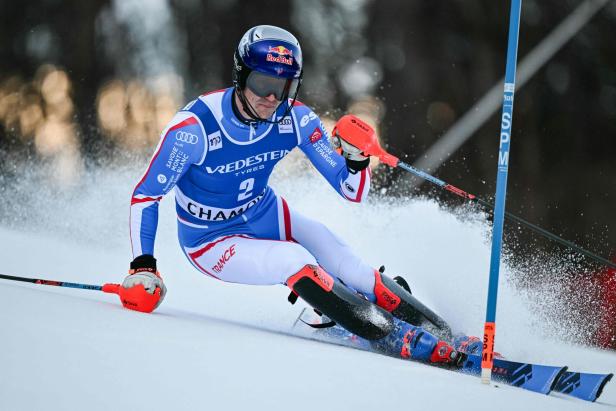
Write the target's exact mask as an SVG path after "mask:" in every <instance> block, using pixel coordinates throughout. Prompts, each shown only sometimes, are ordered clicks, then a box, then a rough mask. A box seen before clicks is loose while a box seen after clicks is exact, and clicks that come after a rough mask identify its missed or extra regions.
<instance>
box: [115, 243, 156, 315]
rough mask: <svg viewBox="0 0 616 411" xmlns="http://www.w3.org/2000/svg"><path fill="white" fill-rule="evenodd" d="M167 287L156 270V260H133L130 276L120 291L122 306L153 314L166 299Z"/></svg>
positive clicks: (146, 258)
mask: <svg viewBox="0 0 616 411" xmlns="http://www.w3.org/2000/svg"><path fill="white" fill-rule="evenodd" d="M166 293H167V287H165V284H164V283H163V279H162V277H161V276H160V273H159V272H158V271H157V270H156V259H155V258H154V257H153V256H151V255H142V256H139V257H137V258H135V259H134V260H133V262H132V263H131V265H130V270H129V272H128V276H127V277H126V278H125V279H124V282H123V283H122V285H121V286H120V287H119V289H118V295H119V296H120V300H121V301H122V305H123V306H124V307H125V308H128V309H129V310H135V311H141V312H144V313H151V312H152V311H154V310H155V309H156V308H157V307H158V306H159V305H160V303H161V302H162V301H163V299H164V298H165V294H166Z"/></svg>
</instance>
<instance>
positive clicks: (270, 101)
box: [244, 87, 280, 119]
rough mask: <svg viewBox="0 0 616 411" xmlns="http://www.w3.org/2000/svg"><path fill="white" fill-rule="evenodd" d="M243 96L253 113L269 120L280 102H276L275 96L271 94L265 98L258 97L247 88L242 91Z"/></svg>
mask: <svg viewBox="0 0 616 411" xmlns="http://www.w3.org/2000/svg"><path fill="white" fill-rule="evenodd" d="M244 96H245V97H246V100H247V101H248V103H249V104H250V105H251V106H252V108H253V109H254V110H255V113H256V114H257V115H258V116H259V117H261V118H264V119H267V118H270V117H271V116H272V114H274V111H276V109H277V108H278V105H279V104H280V101H278V100H276V96H274V94H273V93H272V94H270V95H268V96H265V97H259V96H257V95H256V94H255V93H253V92H252V91H251V90H250V88H248V87H246V88H245V89H244Z"/></svg>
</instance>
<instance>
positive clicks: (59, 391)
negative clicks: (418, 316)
mask: <svg viewBox="0 0 616 411" xmlns="http://www.w3.org/2000/svg"><path fill="white" fill-rule="evenodd" d="M138 175H139V171H124V172H120V171H109V170H102V171H98V172H96V173H91V174H90V175H89V176H88V181H87V182H88V185H89V186H90V187H96V188H83V189H81V190H79V191H76V192H73V193H70V194H66V193H60V194H58V193H56V192H54V191H53V190H51V189H46V188H45V187H44V186H42V185H40V186H39V185H34V186H32V185H30V186H28V185H26V184H24V185H22V186H19V187H16V188H15V190H17V192H16V195H18V194H19V195H20V196H23V197H24V198H28V199H29V201H28V203H27V205H26V206H24V207H23V210H21V211H18V212H17V214H16V218H15V219H13V222H12V224H11V227H0V244H1V245H2V247H1V250H2V252H1V254H0V255H1V259H0V273H4V274H12V275H22V276H30V277H39V278H48V279H58V280H64V281H75V282H83V283H90V284H102V283H105V282H119V281H121V279H122V278H123V276H124V273H125V271H126V268H127V265H128V262H129V261H130V258H131V256H130V246H129V242H128V238H127V236H128V233H127V225H126V221H127V217H128V216H127V211H128V210H127V206H126V204H127V200H128V196H129V193H130V190H131V188H132V184H133V181H134V180H135V179H136V177H137V176H138ZM273 185H274V187H275V188H276V190H277V192H278V193H280V194H282V195H284V196H285V198H286V199H287V200H288V202H289V203H290V204H291V206H293V207H295V208H297V209H299V210H300V211H302V212H303V213H304V214H307V215H310V216H312V217H313V218H318V219H321V220H322V221H323V222H325V223H326V224H327V225H328V226H329V227H331V228H332V229H334V230H335V231H336V232H338V233H339V234H340V235H341V236H342V237H343V238H345V239H346V240H347V241H348V242H349V243H350V244H351V245H352V246H353V247H354V248H355V249H356V250H357V251H358V252H359V253H361V254H362V255H363V256H364V257H365V259H366V260H367V261H368V262H369V263H371V264H373V265H375V266H379V265H381V264H384V265H386V267H387V272H389V273H390V274H398V273H402V274H405V276H406V278H407V279H408V280H409V282H410V283H411V286H412V288H413V291H414V294H415V295H417V296H418V297H419V298H420V299H421V300H423V301H424V302H425V303H426V304H428V305H429V306H431V307H432V308H433V309H434V310H435V311H437V312H439V313H440V314H441V315H442V316H443V317H444V318H446V319H447V320H448V321H449V322H450V323H451V324H452V326H453V327H454V329H455V331H460V332H465V333H470V334H475V335H479V334H481V332H482V327H483V319H484V310H485V296H486V286H487V271H488V261H489V244H488V243H487V237H486V236H487V231H486V230H487V228H486V226H485V225H484V224H483V223H482V222H481V220H480V219H474V218H472V216H471V217H470V218H466V219H465V220H464V221H461V220H460V219H458V218H456V217H455V216H453V215H451V214H449V213H447V212H445V211H443V210H441V209H439V207H438V206H437V205H436V204H435V203H433V202H430V201H426V200H413V201H412V200H407V201H403V202H397V203H390V204H375V203H370V204H362V205H353V204H349V203H346V202H344V201H342V200H341V199H339V198H338V197H337V196H336V194H334V193H332V192H331V190H330V189H329V188H328V187H327V186H326V185H324V183H323V182H322V180H320V179H319V178H318V177H315V176H313V175H309V176H301V177H299V180H298V179H297V176H294V175H293V173H292V172H291V171H288V172H280V173H279V174H277V175H276V176H275V179H274V181H273ZM306 191H308V194H307V193H306ZM30 192H32V193H36V195H29V193H30ZM172 203H173V201H172V198H166V199H165V200H163V205H162V207H161V224H160V230H159V237H158V240H157V258H158V259H159V268H160V270H161V272H162V273H163V276H164V278H165V282H166V284H167V287H168V289H169V292H168V296H167V299H166V300H165V302H164V304H163V305H162V306H161V307H160V308H159V309H158V310H157V311H156V312H155V313H154V314H152V315H146V314H140V313H136V312H131V311H128V310H125V309H123V308H122V307H121V305H120V304H119V301H118V299H117V297H116V296H113V295H108V294H104V293H101V292H94V291H81V290H71V289H63V288H57V287H45V286H35V285H30V284H23V283H14V282H8V281H4V280H0V326H1V328H0V344H1V345H0V410H3V411H4V410H7V411H9V410H11V411H12V410H16V411H21V410H84V409H87V410H109V409H118V410H124V409H126V410H128V409H131V410H171V409H173V410H194V409H208V410H209V409H221V408H224V409H231V410H233V409H240V408H243V409H259V410H260V409H298V410H303V409H306V410H314V409H326V410H329V409H332V410H333V409H335V410H346V409H370V408H372V409H375V408H377V409H424V408H423V407H426V409H435V410H441V409H442V410H451V409H456V408H457V409H475V410H477V409H486V410H487V409H494V408H498V409H501V410H514V409H515V410H519V409H521V408H524V409H533V410H534V409H537V410H539V409H541V410H582V409H606V408H608V407H609V408H611V407H614V406H615V405H616V388H614V386H613V385H608V386H607V388H606V390H605V392H604V394H603V396H602V397H601V398H600V401H599V403H597V404H587V403H584V402H582V401H579V400H576V399H571V398H567V397H564V396H560V395H551V396H547V397H546V396H541V395H538V394H534V393H530V392H526V391H523V390H520V389H515V388H511V387H506V386H500V387H498V388H495V387H494V386H492V387H486V386H483V385H481V384H480V383H479V380H478V379H475V378H473V377H469V376H463V375H458V374H454V373H451V372H448V371H445V370H440V369H436V368H433V367H429V366H425V365H422V364H415V363H410V362H405V361H401V360H395V359H391V358H387V357H383V356H379V355H375V354H370V353H366V352H361V351H358V350H352V349H348V348H344V347H337V346H332V345H327V344H323V343H319V342H315V341H309V340H306V339H301V338H297V337H293V336H290V335H288V333H289V330H290V327H291V325H292V323H293V321H294V320H295V318H296V316H297V315H298V314H299V312H300V311H301V308H302V304H299V303H298V304H296V305H295V306H291V305H289V304H288V303H287V301H286V296H287V290H286V289H285V288H284V287H282V286H280V287H250V286H242V285H230V284H224V283H220V282H217V281H215V280H212V279H210V278H205V277H203V276H202V275H200V274H199V273H198V272H196V271H195V270H194V269H193V268H192V267H191V266H190V264H189V263H188V262H187V261H185V258H184V256H183V255H182V254H181V252H180V251H179V248H178V246H177V240H176V233H175V226H174V224H175V218H174V214H173V204H172ZM41 209H44V212H41ZM28 219H30V221H31V222H32V223H31V224H28V223H25V221H26V220H28ZM22 220H23V221H22ZM508 274H509V272H508V270H507V267H503V272H502V275H503V279H502V281H501V288H500V293H499V305H498V315H497V322H498V330H497V340H496V349H497V351H500V352H503V353H506V354H507V356H509V357H511V358H513V359H520V360H528V361H534V362H542V363H549V364H567V365H569V366H570V368H572V369H576V370H584V371H593V372H614V371H615V370H616V354H614V353H613V352H605V351H600V350H594V349H589V348H584V347H574V346H568V345H565V344H564V343H562V342H559V341H557V340H556V339H554V338H553V337H550V336H549V335H547V331H546V330H548V329H551V328H553V327H544V325H542V324H541V323H540V322H538V319H537V316H536V314H535V313H533V312H531V310H530V309H529V308H527V307H529V305H528V304H527V302H526V301H525V300H524V298H523V297H521V296H520V295H519V294H518V293H517V292H516V290H515V289H514V288H513V287H512V286H510V285H509V283H508V282H507V281H506V278H507V276H508ZM612 384H613V383H612ZM615 385H616V384H615Z"/></svg>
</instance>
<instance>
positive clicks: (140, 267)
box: [120, 26, 464, 365]
mask: <svg viewBox="0 0 616 411" xmlns="http://www.w3.org/2000/svg"><path fill="white" fill-rule="evenodd" d="M301 81H302V51H301V48H300V45H299V43H298V41H297V39H296V38H295V37H294V36H293V35H292V34H291V33H289V32H288V31H286V30H284V29H281V28H279V27H274V26H257V27H253V28H251V29H250V30H248V31H247V32H246V33H245V34H244V36H243V37H242V38H241V40H240V42H239V45H238V47H237V49H236V50H235V54H234V68H233V87H230V88H227V89H223V90H218V91H214V92H211V93H208V94H204V95H202V96H200V97H198V98H197V99H195V100H193V101H192V102H190V103H189V104H188V105H187V106H186V107H184V108H183V109H182V110H180V111H179V112H178V113H177V114H176V115H175V117H174V118H173V119H172V120H171V122H170V123H169V124H168V126H167V127H166V128H165V129H164V130H163V132H162V134H161V140H160V142H159V144H158V147H157V148H156V151H155V153H154V155H153V157H152V159H151V161H150V164H149V167H148V169H147V171H146V172H145V174H144V175H143V177H142V178H141V179H140V180H139V182H138V183H137V186H136V187H135V190H134V192H133V196H132V199H131V209H130V234H131V242H132V251H133V256H134V257H135V258H134V260H133V261H132V262H131V264H130V270H129V275H128V276H127V277H126V279H125V280H124V282H123V284H122V287H121V289H120V297H121V300H122V303H123V305H124V306H125V307H126V308H129V309H133V310H137V311H143V312H151V311H153V310H154V309H155V308H156V307H158V305H159V304H160V303H161V302H162V300H163V298H164V296H165V293H166V288H165V285H164V283H163V279H162V277H161V275H160V273H159V272H158V271H157V266H156V259H155V258H154V256H153V253H154V238H155V234H156V228H157V222H158V204H159V201H160V199H161V198H162V197H163V196H164V195H165V194H167V193H168V192H169V191H170V190H171V189H172V188H175V199H176V211H177V218H178V234H179V242H180V246H181V248H182V251H183V252H184V254H185V255H186V257H187V258H188V260H189V261H190V263H191V264H192V265H193V266H194V267H195V268H196V269H197V270H199V271H200V272H202V273H203V274H205V275H208V276H210V277H213V278H216V279H219V280H222V281H227V282H234V283H242V284H255V285H273V284H286V285H287V286H288V287H289V288H290V289H291V290H292V292H293V293H294V294H295V295H297V296H300V297H302V298H303V299H304V300H305V301H306V302H308V303H309V304H310V305H312V306H313V307H314V308H315V309H317V310H319V311H320V312H322V313H324V314H325V315H327V316H328V317H330V318H331V319H333V320H334V321H336V322H337V323H339V324H340V325H342V326H343V327H345V328H346V329H347V330H349V331H351V332H353V333H354V334H357V335H359V336H361V337H364V338H366V339H368V340H370V341H372V343H373V344H374V346H375V347H377V348H379V349H381V350H382V351H385V352H387V353H388V354H391V355H397V356H400V357H403V358H413V359H418V360H422V361H427V362H438V363H446V364H454V365H459V364H460V362H461V361H462V360H463V358H464V354H462V353H459V352H457V351H456V350H454V349H453V348H452V347H451V346H450V345H449V344H447V343H445V342H444V341H439V339H438V338H436V337H435V336H433V335H432V334H430V333H429V332H427V331H425V330H424V329H422V328H421V327H419V326H414V325H411V324H409V322H412V321H413V319H414V318H416V314H417V313H416V312H415V311H414V309H413V308H412V305H411V304H410V303H409V298H412V297H411V296H410V294H409V293H408V292H407V291H406V290H405V289H403V288H402V287H401V286H399V285H398V284H397V283H396V282H395V281H393V280H392V279H390V278H389V277H387V276H385V275H383V274H382V273H381V272H379V271H377V270H375V269H374V268H372V267H370V266H369V265H367V264H366V263H365V262H364V261H362V260H361V258H359V257H358V256H357V255H356V254H354V253H353V251H352V250H351V249H350V248H349V246H348V245H346V244H345V243H344V242H343V241H342V240H341V239H340V238H339V237H337V236H336V235H335V234H334V233H332V232H331V231H330V230H329V229H328V228H327V227H325V226H324V225H323V224H321V223H320V222H318V221H315V220H312V219H310V218H308V217H306V216H303V215H301V214H300V213H298V212H297V211H295V210H293V209H292V208H290V207H289V206H288V205H287V202H286V201H285V200H284V199H283V198H282V197H280V196H279V195H277V194H276V193H275V192H274V190H273V189H272V188H271V187H270V186H269V185H268V179H269V176H270V174H271V172H272V169H273V168H274V166H275V165H276V163H278V161H280V160H281V159H282V158H284V157H285V156H286V155H287V154H288V153H289V152H290V151H291V150H292V149H294V148H295V147H299V148H300V149H301V150H302V151H303V152H304V154H305V155H306V156H307V157H308V159H309V160H310V161H311V162H312V164H313V165H314V166H315V167H316V169H317V170H318V171H319V172H320V173H321V174H322V175H323V177H324V178H325V179H326V180H327V181H328V182H329V184H330V185H331V186H332V187H333V188H334V189H335V190H336V191H337V192H338V193H339V194H340V195H341V196H342V197H344V198H345V199H347V200H349V201H352V202H361V201H362V200H364V199H365V198H366V196H367V194H368V191H369V188H370V169H369V167H368V166H369V162H370V159H369V157H367V156H364V155H363V154H362V150H361V147H355V146H353V145H352V144H351V143H350V142H349V138H350V137H351V136H352V135H353V134H361V135H362V137H365V138H368V139H370V138H372V139H374V138H375V136H374V132H373V130H372V129H371V128H370V126H369V125H367V124H365V123H364V122H362V121H361V120H360V119H358V118H356V117H353V116H345V117H343V118H342V119H341V120H340V121H339V122H338V123H337V124H336V127H335V129H334V133H333V134H334V139H333V141H335V142H337V143H338V144H337V145H338V146H339V147H338V149H339V152H340V153H341V154H339V153H338V152H337V151H334V150H332V148H331V147H330V145H329V138H328V133H327V131H326V130H325V128H324V127H323V124H322V123H321V121H320V119H319V118H318V116H317V115H316V114H315V113H314V112H313V111H312V110H310V109H309V108H308V107H307V106H305V105H303V104H302V103H300V102H299V101H298V100H297V94H298V91H299V88H300V84H301ZM308 194H309V193H308Z"/></svg>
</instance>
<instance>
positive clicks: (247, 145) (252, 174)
mask: <svg viewBox="0 0 616 411" xmlns="http://www.w3.org/2000/svg"><path fill="white" fill-rule="evenodd" d="M233 98H234V93H233V88H228V89H224V90H219V91H215V92H212V93H209V94H205V95H202V96H200V97H199V98H197V99H195V100H194V101H192V102H191V103H189V104H188V105H187V106H186V107H185V108H184V109H182V110H180V111H179V112H178V113H177V114H176V115H175V117H174V118H173V119H172V120H171V122H170V123H169V125H168V126H167V127H166V128H165V129H164V130H163V132H162V134H161V139H160V142H159V144H158V147H157V148H156V151H155V153H154V155H153V157H152V160H151V161H150V164H149V167H148V169H147V171H146V172H145V174H144V175H143V177H142V178H141V179H140V180H139V182H138V183H137V186H136V187H135V190H134V192H133V196H132V199H131V210H130V231H131V242H132V248H133V255H134V256H135V257H137V256H140V255H142V254H152V255H153V254H154V239H155V236H156V229H157V223H158V205H159V201H160V199H161V198H162V197H163V196H164V195H165V194H167V193H168V192H169V191H171V189H172V188H175V199H176V210H177V216H178V234H179V241H180V245H181V247H182V250H183V251H184V253H185V254H186V256H187V258H188V259H189V261H190V262H191V263H192V264H193V265H194V266H195V267H196V268H197V269H198V270H200V271H201V272H203V273H205V274H207V275H209V276H212V277H215V278H218V279H220V280H223V281H229V282H237V283H244V284H264V285H265V284H280V283H285V282H286V280H287V278H288V277H290V276H291V275H293V274H295V273H297V272H298V271H299V270H300V269H301V268H302V267H303V266H305V265H306V264H319V265H321V266H322V267H323V268H324V269H325V270H326V271H327V272H329V273H330V274H332V275H334V276H337V277H339V278H341V279H342V280H343V281H344V282H345V283H346V284H347V285H349V286H351V287H353V288H355V289H356V290H358V291H361V292H364V293H367V294H369V293H372V292H373V288H374V269H373V268H372V267H370V266H369V265H367V264H365V263H364V262H363V261H362V260H361V259H360V258H359V257H357V256H356V255H355V254H354V253H353V252H352V251H351V250H350V248H349V247H348V246H347V245H346V244H345V243H344V242H343V241H342V240H341V239H339V238H338V237H337V236H336V235H334V234H333V233H332V232H331V231H329V230H328V229H327V228H326V227H325V226H324V225H323V224H321V223H319V222H317V221H314V220H311V219H309V218H307V217H305V216H303V215H300V214H298V213H297V212H295V211H293V210H292V209H291V208H289V207H288V205H287V203H286V201H285V200H284V199H283V198H282V197H279V196H277V195H276V194H275V193H274V191H273V190H272V188H271V187H270V186H269V185H268V180H269V176H270V174H271V173H272V170H273V168H274V166H275V165H276V164H277V163H278V161H280V160H281V159H283V158H284V157H285V156H286V155H287V154H288V153H289V152H290V151H291V150H293V149H294V148H295V147H299V148H300V149H301V150H302V151H303V152H304V154H305V155H306V156H307V157H308V158H309V160H310V161H311V162H312V164H314V166H315V167H316V168H317V170H318V171H319V172H320V173H321V174H322V175H323V177H325V179H326V180H327V181H328V182H329V184H330V185H331V186H332V187H333V188H334V189H335V190H336V191H338V193H340V195H341V196H343V197H344V198H346V199H348V200H349V201H353V202H360V201H362V200H363V199H365V198H366V196H367V194H368V191H369V188H370V170H369V169H365V170H362V171H360V172H357V173H352V172H349V170H348V169H347V167H346V163H345V160H344V158H343V157H342V156H340V155H339V154H338V153H336V152H335V151H333V150H332V149H331V148H330V145H329V139H328V136H327V132H326V130H325V129H324V127H323V124H322V123H321V121H320V120H319V118H318V117H317V116H316V115H315V114H314V112H313V111H312V110H310V109H309V108H308V107H307V106H305V105H303V104H301V103H297V102H296V103H295V105H294V106H293V107H292V109H291V110H290V113H289V114H288V115H287V116H286V117H285V118H284V119H282V121H281V122H279V123H274V124H270V123H264V122H259V123H257V122H255V123H252V124H250V125H248V124H245V123H243V122H241V121H240V120H239V119H238V118H237V116H236V115H235V113H234V110H233V107H232V99H233ZM288 104H289V102H286V103H284V104H281V105H280V107H278V109H277V110H276V112H275V113H274V115H273V116H272V120H274V121H278V120H280V118H281V116H283V115H284V113H285V111H286V110H287V108H288Z"/></svg>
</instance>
